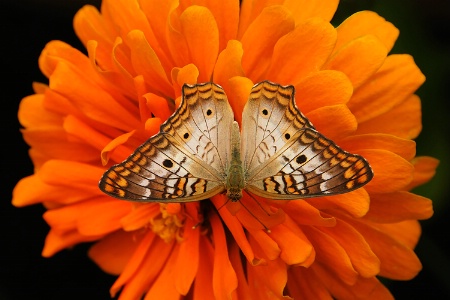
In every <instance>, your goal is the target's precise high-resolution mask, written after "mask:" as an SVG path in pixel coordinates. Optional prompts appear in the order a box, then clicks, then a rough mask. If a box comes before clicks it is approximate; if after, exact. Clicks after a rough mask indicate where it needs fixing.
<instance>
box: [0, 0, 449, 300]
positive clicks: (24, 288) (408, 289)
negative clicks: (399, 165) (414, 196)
mask: <svg viewBox="0 0 450 300" xmlns="http://www.w3.org/2000/svg"><path fill="white" fill-rule="evenodd" d="M87 3H90V4H94V5H96V6H97V7H98V6H99V3H100V1H94V0H91V1H88V0H71V1H61V0H56V1H51V0H34V1H32V0H22V1H13V0H11V1H7V0H2V2H1V3H0V14H1V16H0V26H1V33H2V35H1V44H0V45H1V46H0V47H1V53H0V54H1V55H0V63H1V64H0V66H1V69H0V70H1V74H2V76H1V80H0V82H1V92H2V93H1V96H0V97H1V98H0V103H1V111H0V113H1V118H0V122H1V126H0V130H1V131H0V138H1V140H2V141H3V142H2V145H1V149H2V151H1V153H0V155H1V159H0V161H1V166H0V176H1V177H0V183H1V189H0V190H1V193H2V194H1V197H0V205H1V207H0V222H1V223H0V226H1V227H0V228H1V236H0V237H1V240H0V243H1V244H0V259H1V262H0V300H2V299H25V298H27V299H28V298H30V297H33V298H35V299H78V298H83V299H110V297H109V294H108V291H109V288H110V286H111V285H112V283H113V282H114V280H115V277H113V276H109V275H107V274H105V273H103V272H102V271H101V270H100V269H99V268H98V267H97V266H96V265H95V264H94V263H93V262H91V261H90V259H89V258H88V257H87V255H86V251H87V249H88V245H86V244H84V245H78V246H76V247H75V248H74V249H71V250H64V251H62V252H60V253H58V254H56V255H55V256H53V257H52V258H42V257H41V255H40V253H41V250H42V247H43V244H44V239H45V236H46V233H47V231H48V226H47V225H46V224H45V222H44V221H43V219H42V213H43V212H44V209H43V208H42V207H41V206H40V205H35V206H31V207H25V208H20V209H19V208H15V207H13V206H12V205H11V192H12V189H13V187H14V185H15V184H16V182H17V181H18V180H19V179H20V178H22V177H24V176H27V175H30V174H32V172H33V168H32V164H31V162H30V159H29V158H28V153H27V151H28V147H27V145H26V144H25V143H24V142H23V140H22V137H21V134H20V132H19V129H20V124H19V122H18V121H17V110H18V106H19V103H20V100H21V99H22V98H23V97H24V96H27V95H30V94H32V93H33V92H32V89H31V83H32V82H33V81H39V82H47V80H46V78H45V77H44V76H43V75H42V74H41V73H40V71H39V68H38V64H37V61H38V57H39V54H40V52H41V50H42V49H43V48H44V46H45V44H46V43H47V42H48V41H50V40H55V39H56V40H58V39H59V40H63V41H65V42H67V43H69V44H71V45H72V46H74V47H77V48H78V49H83V48H82V46H81V43H80V42H79V41H78V39H77V38H76V36H75V34H74V32H73V28H72V18H73V16H74V14H75V12H76V11H77V10H78V9H79V8H81V7H82V6H83V5H84V4H87ZM363 9H369V10H373V11H376V12H378V13H379V14H380V15H382V16H383V17H385V18H386V19H387V20H389V21H391V22H393V23H394V25H396V26H397V27H398V28H399V29H400V38H399V40H398V42H397V44H396V46H395V48H394V50H393V52H394V53H409V54H412V55H413V56H414V58H415V60H416V63H417V64H418V66H419V67H420V68H421V70H422V72H423V73H424V74H425V75H426V77H427V81H426V83H425V84H424V85H423V86H422V87H421V88H420V89H419V91H418V94H419V95H420V97H421V99H422V103H423V115H424V116H423V126H424V129H423V131H422V133H421V135H420V137H419V138H418V139H417V143H418V155H430V156H434V157H437V158H438V159H440V160H441V164H440V166H439V168H438V174H437V176H436V177H435V178H434V179H433V180H432V181H431V182H430V183H428V184H426V185H424V186H423V187H421V188H418V189H417V191H416V192H417V193H419V194H421V195H424V196H426V197H430V198H431V199H433V202H434V208H435V215H434V216H433V217H432V218H431V219H430V220H427V221H424V222H422V225H423V235H422V238H421V240H420V243H419V245H418V247H417V249H416V252H417V253H418V256H419V257H420V259H421V261H422V263H423V265H424V268H423V270H422V272H420V273H419V275H418V276H417V277H416V278H415V279H413V280H411V281H407V282H387V283H386V284H387V285H388V286H389V288H390V290H391V291H392V293H393V294H394V296H395V297H396V298H397V299H423V298H430V299H443V298H450V275H449V271H450V259H449V258H450V256H449V255H448V252H449V251H450V246H449V245H448V244H449V243H448V242H449V239H448V237H447V236H448V234H447V232H448V230H449V225H450V224H449V220H450V217H447V216H448V214H449V213H450V212H449V199H448V198H449V195H450V193H449V183H450V182H449V176H448V175H447V172H449V171H450V167H449V165H450V162H449V158H448V156H449V154H450V138H449V133H450V126H449V118H448V115H449V112H450V110H449V109H448V103H447V102H448V101H449V100H450V96H449V95H450V93H449V87H450V39H449V35H450V1H447V0H415V1H414V0H410V1H406V0H396V1H390V0H377V1H375V0H372V1H370V0H369V1H359V0H347V1H341V5H340V6H339V9H338V12H337V14H336V17H335V19H334V20H333V24H335V25H337V24H339V23H340V22H341V21H342V20H343V19H345V17H347V16H349V15H350V14H351V13H353V12H356V11H359V10H363ZM83 51H84V50H83Z"/></svg>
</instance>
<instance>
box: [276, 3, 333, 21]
mask: <svg viewBox="0 0 450 300" xmlns="http://www.w3.org/2000/svg"><path fill="white" fill-rule="evenodd" d="M338 4H339V1H338V0H287V1H284V3H283V5H284V6H286V7H287V8H288V9H289V11H290V12H291V13H292V15H293V16H294V19H295V23H296V24H298V23H299V22H302V21H304V20H307V19H309V18H314V17H319V18H321V19H323V20H325V21H328V22H329V21H331V18H332V17H333V16H334V13H335V12H336V9H337V7H338Z"/></svg>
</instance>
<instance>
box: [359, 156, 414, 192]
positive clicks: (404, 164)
mask: <svg viewBox="0 0 450 300" xmlns="http://www.w3.org/2000/svg"><path fill="white" fill-rule="evenodd" d="M358 154H360V155H362V156H363V157H364V158H366V159H367V160H368V161H369V163H370V166H371V167H372V170H373V173H374V177H373V179H372V180H371V181H370V182H369V183H368V184H367V185H366V186H365V187H364V188H365V189H366V190H367V191H368V192H369V193H370V192H373V193H390V192H395V191H398V190H401V189H404V188H405V186H407V185H408V184H409V183H410V182H411V180H412V179H413V172H414V167H413V166H412V164H411V163H410V162H408V161H407V160H405V159H404V158H402V157H400V156H398V155H397V154H394V153H392V152H390V151H386V150H381V149H380V150H379V149H361V150H360V151H359V153H358Z"/></svg>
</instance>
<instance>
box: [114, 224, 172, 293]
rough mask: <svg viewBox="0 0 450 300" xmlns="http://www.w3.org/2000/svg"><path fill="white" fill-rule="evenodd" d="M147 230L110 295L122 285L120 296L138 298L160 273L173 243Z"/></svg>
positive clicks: (170, 252)
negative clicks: (156, 236)
mask: <svg viewBox="0 0 450 300" xmlns="http://www.w3.org/2000/svg"><path fill="white" fill-rule="evenodd" d="M154 237H155V235H154V234H153V233H152V232H148V233H147V234H146V236H145V237H144V238H143V240H142V241H141V243H140V244H139V246H138V248H137V249H136V251H135V252H134V254H133V256H132V257H131V258H130V261H129V262H128V264H127V265H126V267H125V269H124V271H123V272H122V274H120V276H119V278H118V279H117V280H116V281H115V282H114V284H113V286H112V287H111V289H110V293H111V295H112V297H114V295H115V294H116V293H117V292H118V291H119V290H120V289H121V288H122V287H123V289H122V292H121V293H120V297H121V298H123V299H140V298H141V297H142V295H143V294H144V293H145V291H147V290H148V288H149V286H151V284H152V282H154V280H155V279H156V278H157V277H158V276H159V275H160V273H161V270H162V269H163V268H164V265H165V264H166V262H167V260H168V258H169V257H170V256H171V254H172V251H173V245H174V243H166V242H164V241H163V240H162V239H160V238H155V239H154Z"/></svg>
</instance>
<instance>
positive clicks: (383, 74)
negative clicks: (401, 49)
mask: <svg viewBox="0 0 450 300" xmlns="http://www.w3.org/2000/svg"><path fill="white" fill-rule="evenodd" d="M424 81H425V76H424V75H423V74H422V72H420V70H419V68H418V67H417V66H416V64H415V63H414V60H413V58H412V57H411V56H410V55H406V54H403V55H390V56H388V57H387V58H386V60H385V62H384V64H383V65H382V66H381V68H380V69H379V70H378V71H377V72H376V73H375V74H374V75H373V76H372V77H371V78H370V79H369V80H367V81H366V82H365V83H364V84H363V85H361V86H360V87H359V88H358V89H357V90H356V91H355V93H354V95H353V97H352V99H351V100H350V102H349V103H348V106H349V108H350V109H351V110H352V112H353V113H354V114H355V116H356V118H357V119H358V122H364V121H366V120H369V119H372V118H374V117H376V116H379V115H381V114H383V113H386V112H388V111H390V110H391V109H392V108H393V107H395V106H396V105H401V103H402V102H403V101H404V100H405V99H407V97H408V96H409V95H411V94H412V93H414V92H415V91H416V90H417V89H418V88H419V86H420V85H421V84H422V83H423V82H424Z"/></svg>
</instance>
